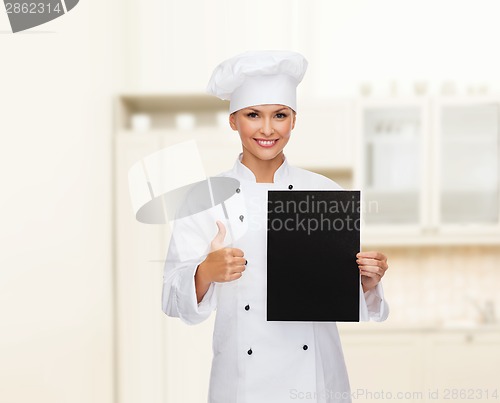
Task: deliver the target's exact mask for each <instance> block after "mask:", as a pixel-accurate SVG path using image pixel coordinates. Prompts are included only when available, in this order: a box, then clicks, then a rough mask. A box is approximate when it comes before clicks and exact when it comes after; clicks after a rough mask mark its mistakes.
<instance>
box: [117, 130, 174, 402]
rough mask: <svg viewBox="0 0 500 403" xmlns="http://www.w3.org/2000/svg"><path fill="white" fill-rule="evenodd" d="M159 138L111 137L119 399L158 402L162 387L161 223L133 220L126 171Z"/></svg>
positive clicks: (157, 144) (153, 147) (153, 148)
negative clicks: (112, 151) (154, 223)
mask: <svg viewBox="0 0 500 403" xmlns="http://www.w3.org/2000/svg"><path fill="white" fill-rule="evenodd" d="M161 144H162V142H161V138H160V137H158V136H148V135H146V134H143V133H141V134H140V135H137V134H126V135H125V134H123V135H118V136H117V137H116V140H115V174H116V176H115V180H116V183H115V234H114V236H115V265H116V266H115V287H116V317H117V319H116V321H117V323H116V325H117V341H116V342H117V355H118V357H117V364H118V368H117V374H118V396H119V401H120V403H141V402H150V403H160V402H161V401H162V393H163V392H162V388H163V382H164V380H163V372H162V366H163V357H162V354H161V352H162V343H163V339H164V333H163V329H162V320H163V316H164V315H163V313H162V310H161V284H162V269H163V264H162V260H163V259H164V258H165V251H166V246H165V245H164V241H163V239H162V230H161V226H159V225H149V224H142V223H140V222H138V221H136V219H135V217H134V212H133V209H132V205H131V201H130V195H129V184H128V170H129V168H130V167H131V166H132V165H133V164H134V163H135V162H137V161H139V160H140V159H141V158H143V157H145V156H146V155H148V154H150V153H152V152H154V151H157V150H158V149H160V148H161Z"/></svg>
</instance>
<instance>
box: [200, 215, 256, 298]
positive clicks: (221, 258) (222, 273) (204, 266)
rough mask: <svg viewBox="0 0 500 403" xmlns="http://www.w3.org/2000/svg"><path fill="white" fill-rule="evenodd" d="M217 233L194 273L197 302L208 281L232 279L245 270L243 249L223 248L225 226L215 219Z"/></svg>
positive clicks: (201, 296) (203, 292)
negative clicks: (204, 257)
mask: <svg viewBox="0 0 500 403" xmlns="http://www.w3.org/2000/svg"><path fill="white" fill-rule="evenodd" d="M216 224H217V228H218V231H217V234H216V235H215V237H214V239H213V240H212V242H211V243H210V253H209V254H208V255H207V257H206V259H205V260H204V261H203V262H201V263H200V264H199V265H198V269H197V270H196V274H195V284H196V295H197V298H198V302H200V301H201V299H202V298H203V295H205V293H206V292H207V290H208V287H209V286H210V283H212V282H218V283H224V282H228V281H234V280H237V279H239V278H240V277H241V276H242V273H243V272H244V271H245V265H246V263H247V261H246V259H245V258H244V257H243V256H244V254H243V251H242V250H241V249H238V248H223V245H224V238H225V237H226V227H225V226H224V224H223V223H222V222H221V221H217V222H216Z"/></svg>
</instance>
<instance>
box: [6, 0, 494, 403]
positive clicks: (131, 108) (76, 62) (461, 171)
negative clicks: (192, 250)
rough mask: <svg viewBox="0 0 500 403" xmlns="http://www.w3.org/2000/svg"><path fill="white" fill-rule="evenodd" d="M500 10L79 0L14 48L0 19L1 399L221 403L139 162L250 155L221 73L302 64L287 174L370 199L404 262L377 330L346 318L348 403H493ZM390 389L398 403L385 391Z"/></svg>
mask: <svg viewBox="0 0 500 403" xmlns="http://www.w3.org/2000/svg"><path fill="white" fill-rule="evenodd" d="M498 15H500V3H499V2H498V1H495V0H475V1H456V0H455V1H452V0H440V1H427V0H419V1H413V0H411V1H405V2H402V1H398V0H378V1H369V0H351V1H348V2H347V1H340V0H308V1H307V2H306V1H304V0H271V1H264V0H254V1H251V2H249V1H242V0H236V1H235V0H231V1H229V0H210V1H208V0H185V1H173V0H142V1H138V0H122V1H120V2H119V1H118V0H112V1H108V2H98V1H95V0H87V1H82V2H81V3H80V4H78V6H77V7H76V8H75V9H74V10H72V11H71V12H70V13H69V14H68V15H66V16H64V17H62V18H58V19H57V20H54V21H52V22H50V23H48V24H46V25H43V26H39V27H35V28H33V29H32V30H29V31H25V32H20V33H17V34H12V33H11V32H10V26H9V23H8V18H7V15H6V13H4V12H3V11H0V51H1V53H2V55H1V63H0V73H1V74H0V91H1V92H0V94H1V95H0V135H1V139H2V143H1V144H2V145H1V147H0V167H1V170H0V175H1V176H0V180H1V184H2V193H1V194H2V197H1V199H0V206H1V209H0V217H1V218H0V240H1V242H0V245H1V246H0V248H1V253H0V318H1V319H0V401H1V402H9V403H11V402H16V403H17V402H23V403H24V402H31V401H37V402H40V403H44V402H50V403H54V402H64V403H66V402H68V403H79V402H85V403H88V402H95V403H111V402H113V403H139V402H140V403H143V402H148V403H160V402H161V403H167V402H168V403H170V402H175V403H184V402H203V401H205V399H206V395H207V388H208V376H209V369H210V359H211V330H212V326H213V318H211V319H210V320H208V321H207V322H205V323H203V324H201V325H199V326H195V327H190V326H187V325H184V324H182V323H180V322H179V321H178V320H175V319H173V318H168V317H166V316H165V315H164V314H163V313H162V311H161V304H160V301H161V285H162V270H163V259H164V258H165V254H166V250H167V245H168V240H169V228H168V227H167V226H155V225H145V224H140V223H138V222H136V221H135V219H134V215H133V211H132V207H131V205H130V199H129V194H128V184H127V173H128V169H129V167H130V166H131V165H132V164H133V163H134V162H136V161H138V160H139V159H141V158H142V157H144V156H146V155H148V154H150V153H151V152H153V151H156V150H159V149H161V148H163V147H165V146H168V145H169V144H175V143H178V142H180V141H184V140H188V139H195V140H196V141H197V143H198V147H199V149H200V153H201V157H202V160H203V163H204V168H205V171H206V173H207V175H212V174H216V173H218V172H220V171H222V170H226V169H228V168H230V167H231V166H232V164H233V163H234V160H235V158H236V156H237V154H238V152H239V151H240V145H239V141H238V136H237V133H235V132H232V131H231V130H230V128H229V127H228V125H227V113H226V111H227V104H225V103H224V102H222V101H219V100H217V99H215V98H214V99H212V98H211V97H208V96H206V95H205V94H204V91H205V86H206V84H207V82H208V79H209V77H210V75H211V73H212V70H213V68H214V67H215V65H216V64H218V63H219V62H220V61H222V60H224V59H226V58H228V57H231V56H233V55H235V54H238V53H241V52H243V51H246V50H256V49H290V50H295V51H299V52H301V53H303V54H304V55H305V56H306V58H307V59H308V60H309V69H308V72H307V74H306V76H305V79H304V81H303V82H302V84H301V85H300V87H299V114H298V117H297V125H296V129H295V131H294V134H293V137H292V139H291V141H290V143H289V145H288V146H287V149H286V150H285V151H286V155H287V157H288V158H289V161H290V163H292V164H294V165H297V166H300V167H303V168H307V169H310V170H313V171H316V172H319V173H322V174H324V175H326V176H328V177H330V178H332V179H333V180H335V181H337V182H339V183H340V184H341V185H343V186H345V187H346V188H355V189H362V190H363V198H364V203H363V207H364V226H363V232H362V237H363V246H362V247H363V249H364V250H369V249H377V250H381V251H383V252H384V253H386V254H387V255H388V256H389V266H390V270H389V271H388V273H387V275H386V276H385V277H384V288H385V292H386V296H387V299H388V301H389V304H390V307H391V314H390V317H389V319H388V320H387V321H386V322H384V323H361V324H339V328H340V332H341V336H342V340H343V345H344V352H345V356H346V362H347V366H348V369H349V373H350V377H351V387H352V389H353V392H354V393H355V395H354V398H355V401H360V402H361V401H375V400H381V399H384V398H385V399H392V400H398V401H432V402H436V401H441V400H443V401H444V400H446V401H450V400H452V401H470V400H477V401H488V400H497V399H500V390H499V389H500V383H499V381H498V374H499V373H500V337H499V336H500V324H499V322H498V320H499V316H500V313H499V311H500V296H499V295H500V294H499V293H498V290H497V288H498V284H500V270H499V269H498V261H499V260H500V224H499V206H500V202H499V186H500V183H499V164H498V161H499V158H498V157H499V105H500V77H499V75H498V72H499V71H500V56H499V53H498V51H497V48H498V38H500V24H498ZM389 394H390V396H389Z"/></svg>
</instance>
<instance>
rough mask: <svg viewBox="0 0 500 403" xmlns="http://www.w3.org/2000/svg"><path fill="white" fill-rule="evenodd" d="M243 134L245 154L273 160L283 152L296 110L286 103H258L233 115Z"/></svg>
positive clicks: (234, 125) (231, 119)
mask: <svg viewBox="0 0 500 403" xmlns="http://www.w3.org/2000/svg"><path fill="white" fill-rule="evenodd" d="M229 124H230V125H231V128H232V129H233V130H237V131H238V133H239V134H240V138H241V144H242V146H243V157H247V158H252V159H258V160H272V159H274V158H276V157H277V156H279V155H280V154H281V153H282V152H283V148H284V147H285V145H286V144H287V143H288V140H289V139H290V133H291V132H292V130H293V128H294V127H295V112H294V111H293V110H292V109H291V108H289V107H288V106H284V105H255V106H250V107H248V108H244V109H240V110H239V111H236V112H234V113H232V114H231V115H230V116H229Z"/></svg>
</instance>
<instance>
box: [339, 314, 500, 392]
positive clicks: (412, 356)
mask: <svg viewBox="0 0 500 403" xmlns="http://www.w3.org/2000/svg"><path fill="white" fill-rule="evenodd" d="M359 326H360V327H361V328H362V329H356V328H355V325H352V324H349V325H347V326H346V325H345V324H340V325H339V328H340V333H341V339H342V346H343V350H344V356H345V360H346V365H347V369H348V372H349V378H350V384H351V392H352V395H353V401H356V402H373V401H376V400H393V401H405V402H406V401H408V402H422V401H432V402H450V401H453V402H462V401H463V402H465V401H471V400H474V401H490V400H492V401H496V400H500V383H499V381H498V374H499V373H500V328H498V327H495V326H492V327H484V328H481V327H479V328H477V329H437V328H428V329H424V328H422V329H419V328H414V329H412V328H404V327H401V328H397V329H390V328H389V327H387V326H385V324H375V323H372V324H369V325H365V326H363V325H359ZM380 327H383V328H380ZM377 328H378V329H377ZM488 397H489V398H488Z"/></svg>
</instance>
